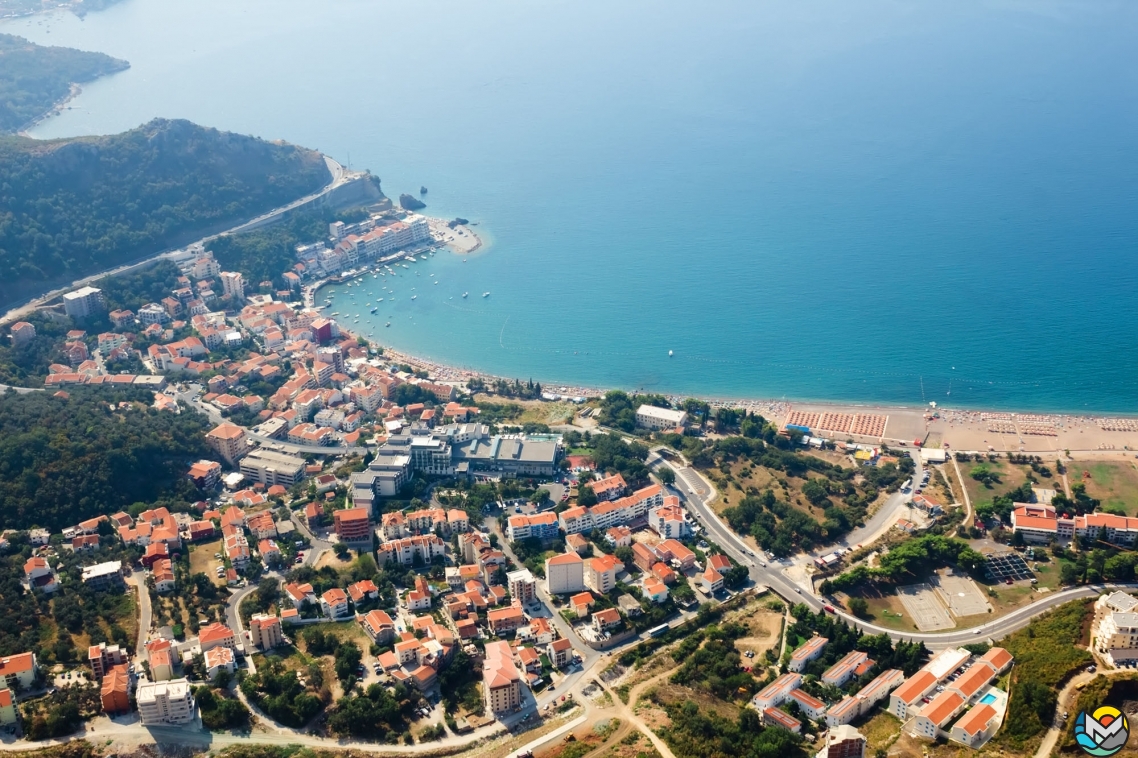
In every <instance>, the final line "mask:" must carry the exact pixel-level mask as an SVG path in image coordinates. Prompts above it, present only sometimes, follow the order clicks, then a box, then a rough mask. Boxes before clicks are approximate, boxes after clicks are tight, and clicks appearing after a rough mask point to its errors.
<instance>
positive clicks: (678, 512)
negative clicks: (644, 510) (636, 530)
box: [648, 496, 691, 540]
mask: <svg viewBox="0 0 1138 758" xmlns="http://www.w3.org/2000/svg"><path fill="white" fill-rule="evenodd" d="M664 500H665V502H666V504H665V505H664V506H662V507H660V508H656V509H654V510H651V511H649V512H648V526H650V527H652V529H653V530H654V531H655V532H656V534H659V535H660V536H661V537H663V538H664V539H674V540H679V539H683V538H684V537H687V536H688V535H690V534H691V525H690V524H688V521H687V519H685V518H684V509H683V508H681V507H680V506H679V498H678V497H674V496H669V497H666V498H664ZM670 500H675V501H676V502H675V503H670V502H667V501H670Z"/></svg>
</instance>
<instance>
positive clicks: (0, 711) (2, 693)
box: [0, 687, 17, 726]
mask: <svg viewBox="0 0 1138 758" xmlns="http://www.w3.org/2000/svg"><path fill="white" fill-rule="evenodd" d="M16 721H17V718H16V701H15V700H14V699H13V698H12V690H10V689H8V688H6V687H2V688H0V726H11V725H12V724H15V723H16Z"/></svg>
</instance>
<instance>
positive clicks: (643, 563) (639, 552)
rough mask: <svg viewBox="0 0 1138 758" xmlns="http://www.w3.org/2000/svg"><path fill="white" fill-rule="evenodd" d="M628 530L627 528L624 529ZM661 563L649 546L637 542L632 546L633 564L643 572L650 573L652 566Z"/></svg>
mask: <svg viewBox="0 0 1138 758" xmlns="http://www.w3.org/2000/svg"><path fill="white" fill-rule="evenodd" d="M622 528H627V527H622ZM659 562H660V558H659V556H657V555H656V551H655V550H653V549H652V548H650V547H648V546H647V545H645V544H643V543H641V542H637V543H634V544H633V545H632V563H633V565H635V566H636V568H638V569H640V570H641V571H650V570H651V569H652V566H654V565H655V564H657V563H659Z"/></svg>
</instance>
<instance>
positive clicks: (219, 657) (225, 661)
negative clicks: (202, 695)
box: [205, 647, 237, 679]
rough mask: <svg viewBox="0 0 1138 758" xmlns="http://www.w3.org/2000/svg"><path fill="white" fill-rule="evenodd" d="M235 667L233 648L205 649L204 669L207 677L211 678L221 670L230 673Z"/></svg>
mask: <svg viewBox="0 0 1138 758" xmlns="http://www.w3.org/2000/svg"><path fill="white" fill-rule="evenodd" d="M236 668H237V664H236V662H235V660H234V657H233V650H231V649H230V648H227V647H215V648H212V649H210V650H207V651H206V653H205V670H206V676H207V677H208V678H210V679H213V678H215V677H216V676H217V675H218V674H219V673H221V672H222V671H225V672H226V673H228V674H232V673H233V672H234V670H235V669H236Z"/></svg>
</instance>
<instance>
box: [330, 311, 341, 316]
mask: <svg viewBox="0 0 1138 758" xmlns="http://www.w3.org/2000/svg"><path fill="white" fill-rule="evenodd" d="M332 315H333V316H339V315H340V312H339V311H332Z"/></svg>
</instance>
